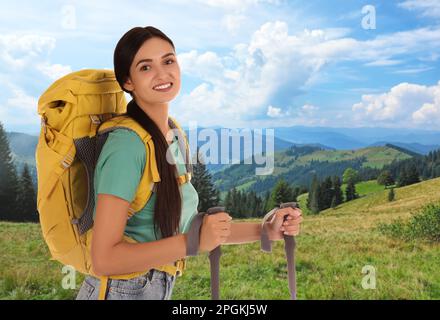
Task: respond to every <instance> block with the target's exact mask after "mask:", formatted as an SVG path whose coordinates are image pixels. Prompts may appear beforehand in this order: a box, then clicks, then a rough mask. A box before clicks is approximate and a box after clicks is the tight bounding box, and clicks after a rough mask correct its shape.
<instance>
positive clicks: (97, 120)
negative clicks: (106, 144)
mask: <svg viewBox="0 0 440 320" xmlns="http://www.w3.org/2000/svg"><path fill="white" fill-rule="evenodd" d="M90 120H92V123H93V124H95V125H98V124H100V123H101V118H100V117H99V116H98V115H96V114H91V115H90Z"/></svg>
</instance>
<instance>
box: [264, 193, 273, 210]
mask: <svg viewBox="0 0 440 320" xmlns="http://www.w3.org/2000/svg"><path fill="white" fill-rule="evenodd" d="M270 210H272V208H270V191H266V193H265V194H264V201H263V211H264V212H269V211H270Z"/></svg>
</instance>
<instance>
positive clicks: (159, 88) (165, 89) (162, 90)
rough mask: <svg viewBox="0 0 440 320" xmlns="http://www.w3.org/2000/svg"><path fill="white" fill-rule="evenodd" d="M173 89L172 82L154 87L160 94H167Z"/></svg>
mask: <svg viewBox="0 0 440 320" xmlns="http://www.w3.org/2000/svg"><path fill="white" fill-rule="evenodd" d="M167 85H168V86H167ZM166 86H167V87H166ZM164 87H165V88H164ZM172 87H173V83H172V82H166V83H164V84H161V85H157V86H154V87H153V90H155V91H159V92H167V91H170V90H171V88H172Z"/></svg>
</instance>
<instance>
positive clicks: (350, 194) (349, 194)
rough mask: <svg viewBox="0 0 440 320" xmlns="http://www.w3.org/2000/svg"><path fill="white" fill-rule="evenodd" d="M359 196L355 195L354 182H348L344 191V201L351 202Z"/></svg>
mask: <svg viewBox="0 0 440 320" xmlns="http://www.w3.org/2000/svg"><path fill="white" fill-rule="evenodd" d="M358 197H359V196H358V195H357V193H356V186H355V185H354V182H353V181H352V180H349V181H348V184H347V189H346V190H345V199H346V201H351V200H354V199H356V198H358Z"/></svg>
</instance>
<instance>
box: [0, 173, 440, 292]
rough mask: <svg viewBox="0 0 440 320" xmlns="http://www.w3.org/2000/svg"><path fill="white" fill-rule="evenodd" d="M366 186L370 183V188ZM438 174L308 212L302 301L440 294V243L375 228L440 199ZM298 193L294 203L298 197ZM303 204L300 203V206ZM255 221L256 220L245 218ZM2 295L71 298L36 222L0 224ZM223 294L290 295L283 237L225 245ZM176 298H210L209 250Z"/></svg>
mask: <svg viewBox="0 0 440 320" xmlns="http://www.w3.org/2000/svg"><path fill="white" fill-rule="evenodd" d="M367 189H368V188H367ZM438 190H440V179H434V180H429V181H425V182H422V183H419V184H415V185H411V186H407V187H403V188H396V189H395V192H396V200H395V201H393V202H388V200H387V195H388V190H382V191H377V192H374V193H369V194H368V196H365V197H362V198H359V199H357V200H355V201H351V202H349V203H345V204H342V205H340V206H339V207H338V208H337V209H328V210H325V211H323V212H321V213H320V214H319V215H310V216H305V218H304V222H303V224H302V228H301V234H300V235H299V236H298V237H297V253H296V257H297V259H296V260H297V266H296V268H297V284H298V298H299V299H440V269H439V268H438V266H439V265H440V245H439V244H438V243H432V242H428V241H423V240H412V241H404V240H401V239H396V238H393V237H389V236H386V235H384V234H382V233H381V232H379V231H378V228H377V227H378V225H379V224H381V223H391V222H393V221H394V220H395V219H396V218H400V219H403V220H409V219H410V218H411V217H412V216H413V214H414V213H415V212H417V211H419V210H420V209H421V208H422V207H424V206H425V205H426V204H428V203H440V193H439V192H438ZM302 198H303V196H302V197H300V199H299V201H300V202H301V201H303V199H302ZM303 208H304V206H303ZM248 221H258V220H255V219H253V220H248ZM0 229H1V233H0V245H1V248H2V254H1V256H0V259H1V261H0V279H1V282H0V298H1V299H73V298H74V297H75V296H76V293H77V290H78V288H79V284H80V283H81V280H82V276H81V275H78V278H77V283H78V288H77V289H76V290H64V289H62V288H61V280H62V278H63V276H64V274H62V272H61V265H59V264H58V263H56V262H54V261H49V260H48V252H47V249H46V247H45V244H44V242H43V241H42V240H41V236H40V230H39V226H38V225H34V224H14V223H0ZM222 251H223V256H222V259H221V269H220V273H221V274H220V291H221V297H222V298H224V299H227V300H234V299H289V292H288V287H287V274H286V261H285V258H284V248H283V242H282V241H277V242H276V243H274V247H273V252H272V253H271V254H268V253H264V252H261V251H260V248H259V242H254V243H249V244H244V245H226V246H223V247H222ZM187 262H188V263H187V267H188V268H187V270H186V271H185V273H184V275H183V276H182V277H180V278H178V279H177V282H176V286H175V287H174V291H173V297H172V298H173V299H210V284H209V281H210V276H209V262H208V258H207V255H202V256H198V257H191V258H188V260H187ZM366 265H370V266H373V267H374V268H375V270H376V289H363V287H362V285H361V284H362V280H363V277H364V276H365V275H364V274H362V268H363V267H364V266H366Z"/></svg>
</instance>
